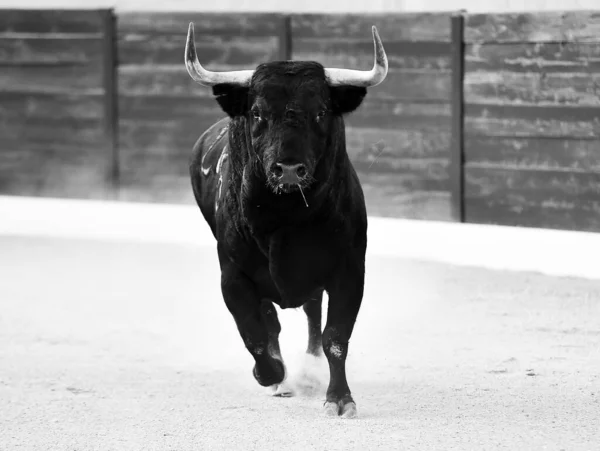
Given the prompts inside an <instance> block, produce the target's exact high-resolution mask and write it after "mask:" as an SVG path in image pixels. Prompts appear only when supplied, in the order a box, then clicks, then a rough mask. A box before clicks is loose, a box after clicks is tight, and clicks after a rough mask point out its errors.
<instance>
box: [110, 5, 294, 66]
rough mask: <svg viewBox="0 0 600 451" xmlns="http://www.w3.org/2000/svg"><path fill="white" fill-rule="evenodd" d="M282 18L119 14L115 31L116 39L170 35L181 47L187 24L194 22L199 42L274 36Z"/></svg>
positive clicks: (245, 14) (267, 16)
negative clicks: (219, 37)
mask: <svg viewBox="0 0 600 451" xmlns="http://www.w3.org/2000/svg"><path fill="white" fill-rule="evenodd" d="M282 18H283V16H282V15H281V14H271V13H230V12H227V13H212V12H192V11H190V12H185V13H183V12H172V13H171V12H166V13H165V12H138V11H127V12H126V11H121V12H119V13H118V17H117V19H118V20H117V31H118V33H119V35H130V34H142V35H165V34H174V35H177V36H179V37H180V39H181V42H182V46H184V45H185V38H186V35H187V29H188V25H189V23H190V22H194V34H195V35H196V37H197V38H199V39H200V37H202V36H238V37H251V36H277V35H278V34H279V30H280V27H281V24H282V20H283V19H282ZM182 55H183V53H182Z"/></svg>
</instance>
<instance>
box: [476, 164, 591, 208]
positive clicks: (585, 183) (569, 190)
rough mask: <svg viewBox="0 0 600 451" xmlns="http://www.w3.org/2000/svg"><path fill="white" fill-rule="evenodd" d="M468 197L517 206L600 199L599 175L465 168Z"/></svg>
mask: <svg viewBox="0 0 600 451" xmlns="http://www.w3.org/2000/svg"><path fill="white" fill-rule="evenodd" d="M465 195H466V197H467V198H476V199H488V200H489V201H490V202H497V201H499V200H498V199H504V201H505V202H508V201H510V202H512V204H513V205H515V207H518V206H522V207H525V206H527V205H546V206H547V207H548V208H554V207H553V206H554V205H562V206H564V207H565V208H566V207H567V206H569V205H572V204H577V203H580V202H588V201H589V202H600V174H598V173H575V172H548V171H520V170H513V169H495V168H477V167H469V166H466V167H465Z"/></svg>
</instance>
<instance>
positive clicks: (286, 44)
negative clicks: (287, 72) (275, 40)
mask: <svg viewBox="0 0 600 451" xmlns="http://www.w3.org/2000/svg"><path fill="white" fill-rule="evenodd" d="M279 26H280V29H279V59H280V60H281V61H286V60H289V59H292V17H291V16H290V15H287V14H286V15H284V16H282V17H281V19H280V25H279Z"/></svg>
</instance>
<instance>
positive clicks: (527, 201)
mask: <svg viewBox="0 0 600 451" xmlns="http://www.w3.org/2000/svg"><path fill="white" fill-rule="evenodd" d="M190 21H193V22H195V24H196V27H195V29H196V34H197V36H196V40H197V46H198V50H199V53H200V54H201V55H202V62H203V64H205V65H206V66H207V67H209V68H211V69H217V70H219V69H229V68H248V67H252V66H255V65H256V64H257V63H260V62H264V61H270V60H275V59H288V58H293V59H311V60H317V61H319V62H321V63H323V64H325V65H329V66H338V67H341V66H345V67H354V68H368V67H370V65H371V64H372V58H373V57H372V51H373V47H372V40H371V35H370V26H371V25H372V24H375V25H377V27H378V29H379V32H380V34H381V36H382V39H383V41H384V45H385V48H386V51H387V53H388V56H389V60H390V72H389V75H388V78H387V79H386V81H385V82H384V83H383V84H382V85H380V86H378V87H375V88H372V89H371V90H369V94H368V97H367V99H366V100H365V102H364V104H363V106H362V107H361V108H360V109H359V110H358V111H357V112H356V113H354V114H352V115H351V116H349V118H348V120H347V145H348V152H349V154H350V157H351V159H352V161H353V162H354V164H355V167H356V168H357V170H358V172H359V176H360V178H361V181H362V183H363V187H364V190H365V195H366V198H367V205H368V210H369V214H371V215H379V216H392V217H404V218H420V219H435V220H445V221H467V222H478V223H494V224H507V225H520V226H536V227H548V228H563V229H574V230H590V231H600V142H599V138H600V137H599V132H600V114H599V113H600V106H599V104H600V97H599V95H598V94H599V91H600V87H599V86H600V85H599V83H598V82H599V80H600V70H599V69H600V64H599V63H598V61H600V59H599V58H598V56H599V54H600V12H597V13H593V12H577V13H566V14H561V13H552V14H550V13H543V14H500V15H498V14H494V15H458V14H456V15H451V14H447V13H443V14H442V13H432V14H386V15H382V14H377V15H368V16H365V15H352V14H343V15H331V14H323V15H315V14H312V15H306V14H302V15H300V14H296V15H282V14H200V13H190V14H185V13H133V12H131V13H119V14H118V15H116V16H115V14H114V12H113V11H111V10H102V11H12V10H7V11H2V10H0V66H1V67H0V194H25V195H39V196H61V197H79V198H116V199H121V200H136V201H147V202H175V203H193V198H192V193H191V188H190V185H189V176H188V172H187V171H188V160H189V156H190V150H191V147H192V145H193V143H194V141H195V140H196V138H197V137H198V136H199V135H200V134H201V133H202V131H203V130H204V129H205V128H207V127H208V126H209V125H210V124H211V123H212V122H214V121H215V120H217V119H218V118H220V117H222V116H223V113H222V112H221V110H220V109H219V107H218V105H217V103H216V102H215V101H214V99H212V98H211V96H210V94H211V91H210V90H209V89H207V88H203V87H201V86H199V85H197V84H196V83H194V82H193V81H192V80H191V79H190V78H189V76H188V75H187V72H186V70H185V67H184V65H183V48H184V44H185V35H186V31H187V25H188V23H189V22H190Z"/></svg>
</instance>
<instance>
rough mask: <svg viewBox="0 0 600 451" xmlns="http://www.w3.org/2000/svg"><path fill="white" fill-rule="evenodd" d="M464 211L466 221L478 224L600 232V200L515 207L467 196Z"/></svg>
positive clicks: (509, 204)
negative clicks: (563, 204) (565, 204)
mask: <svg viewBox="0 0 600 451" xmlns="http://www.w3.org/2000/svg"><path fill="white" fill-rule="evenodd" d="M465 215H466V221H467V222H470V223H475V224H496V225H505V226H515V227H535V228H542V229H556V230H572V231H578V232H600V221H598V218H599V217H600V204H599V203H596V202H580V203H577V204H569V205H568V206H564V207H563V206H562V205H556V206H548V205H547V204H546V205H527V206H526V207H515V206H514V205H512V204H511V203H509V202H500V201H498V202H494V203H490V202H487V201H485V200H481V199H467V200H466V207H465Z"/></svg>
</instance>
